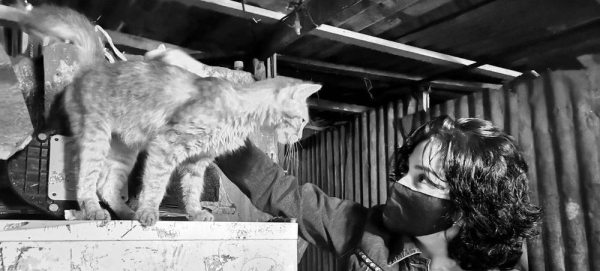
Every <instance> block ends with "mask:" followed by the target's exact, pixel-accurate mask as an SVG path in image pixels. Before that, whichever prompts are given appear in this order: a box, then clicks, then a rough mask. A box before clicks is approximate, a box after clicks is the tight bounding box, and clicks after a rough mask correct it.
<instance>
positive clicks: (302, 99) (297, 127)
mask: <svg viewBox="0 0 600 271" xmlns="http://www.w3.org/2000/svg"><path fill="white" fill-rule="evenodd" d="M321 87H322V86H321V85H318V84H311V83H295V84H290V85H288V86H286V87H284V88H282V89H280V90H279V93H278V94H277V101H278V103H279V109H280V116H279V118H278V119H277V120H275V132H276V134H277V141H278V142H279V143H281V144H292V143H295V142H297V141H298V140H300V139H301V138H302V130H303V129H304V127H305V126H306V124H307V123H308V120H309V117H308V105H307V104H306V99H307V98H308V96H310V95H312V94H313V93H315V92H317V91H318V90H319V89H321Z"/></svg>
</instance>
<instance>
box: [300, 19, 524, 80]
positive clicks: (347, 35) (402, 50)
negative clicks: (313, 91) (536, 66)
mask: <svg viewBox="0 0 600 271" xmlns="http://www.w3.org/2000/svg"><path fill="white" fill-rule="evenodd" d="M311 34H314V35H316V36H318V37H321V38H326V39H330V40H334V41H338V42H342V43H345V44H349V45H354V46H360V47H363V48H367V49H371V50H375V51H379V52H384V53H388V54H392V55H396V56H401V57H406V58H410V59H415V60H419V61H423V62H426V63H431V64H435V65H440V66H444V67H447V68H453V69H458V68H463V67H465V66H469V65H472V64H475V61H472V60H468V59H464V58H460V57H455V56H451V55H447V54H442V53H438V52H434V51H430V50H426V49H422V48H418V47H414V46H410V45H406V44H402V43H398V42H393V41H389V40H386V39H382V38H378V37H373V36H369V35H365V34H362V33H358V32H353V31H349V30H345V29H341V28H337V27H333V26H328V25H321V26H319V27H318V28H316V29H315V30H314V31H313V32H311ZM472 71H473V72H475V73H478V74H483V75H487V76H491V77H494V78H500V79H505V80H510V79H513V78H515V77H517V76H519V75H521V73H520V72H517V71H513V70H509V69H505V68H501V67H496V66H492V65H487V64H484V65H481V66H477V67H473V69H472Z"/></svg>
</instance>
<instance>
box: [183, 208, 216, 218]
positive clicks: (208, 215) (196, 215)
mask: <svg viewBox="0 0 600 271" xmlns="http://www.w3.org/2000/svg"><path fill="white" fill-rule="evenodd" d="M188 219H189V220H192V221H214V220H215V217H214V216H213V214H211V213H210V212H209V211H206V210H200V211H198V212H190V213H189V214H188Z"/></svg>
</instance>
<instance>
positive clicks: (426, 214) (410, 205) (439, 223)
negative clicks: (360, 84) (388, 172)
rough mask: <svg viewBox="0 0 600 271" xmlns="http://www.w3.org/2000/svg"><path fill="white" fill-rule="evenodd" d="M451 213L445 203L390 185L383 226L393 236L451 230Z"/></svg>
mask: <svg viewBox="0 0 600 271" xmlns="http://www.w3.org/2000/svg"><path fill="white" fill-rule="evenodd" d="M454 210H455V209H454V207H453V204H452V202H451V201H449V200H446V199H440V198H436V197H432V196H428V195H425V194H423V193H420V192H416V191H413V190H411V189H409V188H407V187H406V186H404V185H402V184H399V183H394V184H393V186H392V189H391V190H390V195H389V196H388V199H387V202H386V204H385V208H384V209H383V223H384V224H385V226H386V228H388V230H390V231H392V232H394V233H400V234H406V235H410V236H422V235H429V234H432V233H436V232H439V231H443V230H446V229H448V228H450V227H452V224H453V223H454V221H453V220H452V215H453V214H454Z"/></svg>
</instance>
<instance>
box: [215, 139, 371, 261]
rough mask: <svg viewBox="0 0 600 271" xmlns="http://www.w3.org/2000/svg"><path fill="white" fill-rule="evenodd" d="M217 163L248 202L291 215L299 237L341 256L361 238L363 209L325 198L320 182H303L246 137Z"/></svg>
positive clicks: (336, 199)
mask: <svg viewBox="0 0 600 271" xmlns="http://www.w3.org/2000/svg"><path fill="white" fill-rule="evenodd" d="M215 162H216V164H217V166H219V168H220V169H221V171H223V173H224V174H225V176H227V178H229V179H230V180H231V181H232V182H233V183H234V184H235V185H237V186H238V187H239V188H240V190H241V191H242V192H243V193H244V194H246V195H247V196H248V197H249V198H250V200H251V201H252V204H254V205H255V206H256V207H257V208H258V209H260V210H262V211H263V212H266V213H269V214H271V215H273V216H283V217H288V218H296V219H297V223H298V228H299V234H300V237H302V238H304V239H305V240H306V241H308V242H309V243H311V244H314V245H317V246H319V247H321V248H324V249H327V250H328V251H330V252H334V253H336V254H337V255H339V256H341V255H343V254H345V253H346V252H348V251H349V250H350V249H351V248H353V247H354V246H355V245H356V244H357V243H358V241H359V240H360V238H361V235H362V231H363V228H364V225H365V222H366V218H367V213H368V209H367V208H365V207H364V206H362V205H360V204H358V203H355V202H352V201H347V200H342V199H339V198H335V197H329V196H327V194H325V193H324V192H323V191H322V190H321V189H320V188H319V187H317V186H316V185H314V184H311V183H306V184H304V185H302V186H299V185H298V182H297V180H296V178H295V177H294V176H289V175H287V176H286V175H285V173H284V171H283V169H282V168H281V167H280V166H279V165H277V164H276V163H274V162H273V161H271V159H270V158H269V157H268V156H267V155H266V154H265V153H264V152H263V151H261V150H260V149H259V148H257V147H256V146H255V145H254V144H252V143H251V142H250V141H249V140H247V141H246V146H244V147H242V148H240V149H238V150H236V151H234V152H233V153H230V154H227V155H223V156H220V157H218V158H217V159H215Z"/></svg>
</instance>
